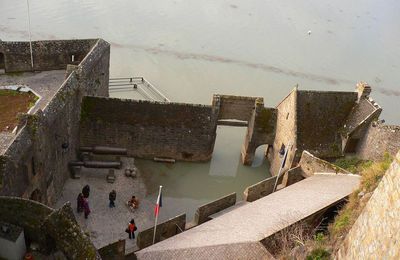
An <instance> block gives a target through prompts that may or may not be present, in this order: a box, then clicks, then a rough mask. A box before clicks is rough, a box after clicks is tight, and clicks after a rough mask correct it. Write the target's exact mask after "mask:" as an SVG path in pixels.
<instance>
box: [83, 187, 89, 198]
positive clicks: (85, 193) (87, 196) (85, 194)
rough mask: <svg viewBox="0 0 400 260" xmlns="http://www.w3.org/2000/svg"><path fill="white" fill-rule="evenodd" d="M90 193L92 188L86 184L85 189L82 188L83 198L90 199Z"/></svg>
mask: <svg viewBox="0 0 400 260" xmlns="http://www.w3.org/2000/svg"><path fill="white" fill-rule="evenodd" d="M89 193H90V187H89V185H88V184H86V185H85V187H83V188H82V194H83V197H84V198H89Z"/></svg>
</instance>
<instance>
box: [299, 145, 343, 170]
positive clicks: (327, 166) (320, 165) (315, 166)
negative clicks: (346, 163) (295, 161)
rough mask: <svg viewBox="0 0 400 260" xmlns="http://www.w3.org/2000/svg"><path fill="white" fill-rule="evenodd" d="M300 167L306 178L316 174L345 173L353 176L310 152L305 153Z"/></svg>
mask: <svg viewBox="0 0 400 260" xmlns="http://www.w3.org/2000/svg"><path fill="white" fill-rule="evenodd" d="M299 166H300V167H301V170H302V172H303V174H304V176H312V175H314V173H343V174H351V172H348V171H346V170H345V169H342V168H340V167H339V166H336V165H333V164H331V163H329V162H327V161H325V160H322V159H320V158H318V157H316V156H314V155H312V154H311V153H309V152H308V151H303V153H302V155H301V159H300V162H299Z"/></svg>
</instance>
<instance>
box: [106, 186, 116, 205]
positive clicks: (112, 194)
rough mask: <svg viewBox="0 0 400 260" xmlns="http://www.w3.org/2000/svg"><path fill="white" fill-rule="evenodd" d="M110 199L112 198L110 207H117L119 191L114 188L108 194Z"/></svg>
mask: <svg viewBox="0 0 400 260" xmlns="http://www.w3.org/2000/svg"><path fill="white" fill-rule="evenodd" d="M108 199H109V200H110V205H109V206H110V208H114V207H115V200H116V199H117V192H115V190H112V191H111V192H110V194H109V195H108Z"/></svg>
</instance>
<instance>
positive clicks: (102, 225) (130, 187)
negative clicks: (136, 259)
mask: <svg viewBox="0 0 400 260" xmlns="http://www.w3.org/2000/svg"><path fill="white" fill-rule="evenodd" d="M121 160H122V161H123V169H121V170H115V175H116V180H115V182H114V183H108V182H107V181H106V176H107V173H108V170H107V169H84V170H83V171H82V173H81V178H80V179H69V180H67V182H66V183H65V185H64V189H63V191H62V194H61V197H60V198H59V199H58V201H57V203H56V204H55V208H59V207H61V206H62V205H63V204H64V203H66V202H67V201H70V202H71V204H72V207H73V209H74V214H75V217H76V219H77V221H78V223H79V225H80V226H81V228H82V229H83V230H84V231H86V232H87V233H89V235H90V239H91V240H92V242H93V243H94V245H95V247H96V248H98V249H99V248H101V247H103V246H106V245H108V244H110V243H113V242H116V241H117V240H119V239H126V251H127V252H131V251H133V250H134V249H137V248H136V240H129V238H128V234H127V233H125V229H126V227H127V226H128V222H129V221H130V220H131V219H132V218H134V219H135V222H136V224H137V226H138V231H137V232H135V234H136V235H137V234H138V233H139V232H140V231H141V230H144V229H147V228H149V227H151V226H153V225H154V215H153V214H154V203H155V199H143V198H145V196H146V193H147V188H146V186H145V184H144V181H143V179H142V177H141V176H140V173H139V176H138V177H136V178H131V177H126V176H125V175H124V168H126V167H132V166H133V165H134V159H133V158H126V157H122V158H121ZM86 184H89V186H90V196H89V206H90V210H91V213H90V215H89V218H88V219H85V218H84V216H83V213H80V214H78V213H77V212H76V198H77V196H78V194H79V193H80V192H81V191H82V188H83V186H85V185H86ZM113 189H115V190H116V192H117V199H116V202H115V205H116V207H115V208H109V206H108V203H109V200H108V195H109V193H110V191H111V190H113ZM132 195H135V196H136V197H137V198H139V200H140V207H139V209H137V210H135V211H134V212H132V211H131V210H130V209H129V208H128V207H127V206H126V202H127V201H128V200H129V199H130V197H131V196H132Z"/></svg>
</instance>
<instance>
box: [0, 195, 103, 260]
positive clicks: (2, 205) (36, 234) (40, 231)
mask: <svg viewBox="0 0 400 260" xmlns="http://www.w3.org/2000/svg"><path fill="white" fill-rule="evenodd" d="M0 221H4V222H7V223H11V224H14V225H16V226H19V227H22V228H23V229H24V232H25V237H26V238H27V241H28V242H36V243H38V244H39V249H40V251H41V252H43V253H49V252H51V251H54V250H56V249H58V250H61V251H62V252H63V253H64V255H65V256H67V258H68V259H99V258H98V255H97V251H96V249H95V247H94V246H93V244H92V243H91V242H90V239H89V238H88V237H87V236H86V235H85V234H84V232H83V231H82V230H81V229H80V227H79V225H78V223H77V222H76V220H75V217H74V214H73V212H72V208H71V206H70V205H69V204H66V205H64V206H63V207H62V208H61V209H59V210H54V209H52V208H49V207H47V206H46V205H44V204H41V203H39V202H36V201H32V200H26V199H22V198H17V197H1V196H0Z"/></svg>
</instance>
